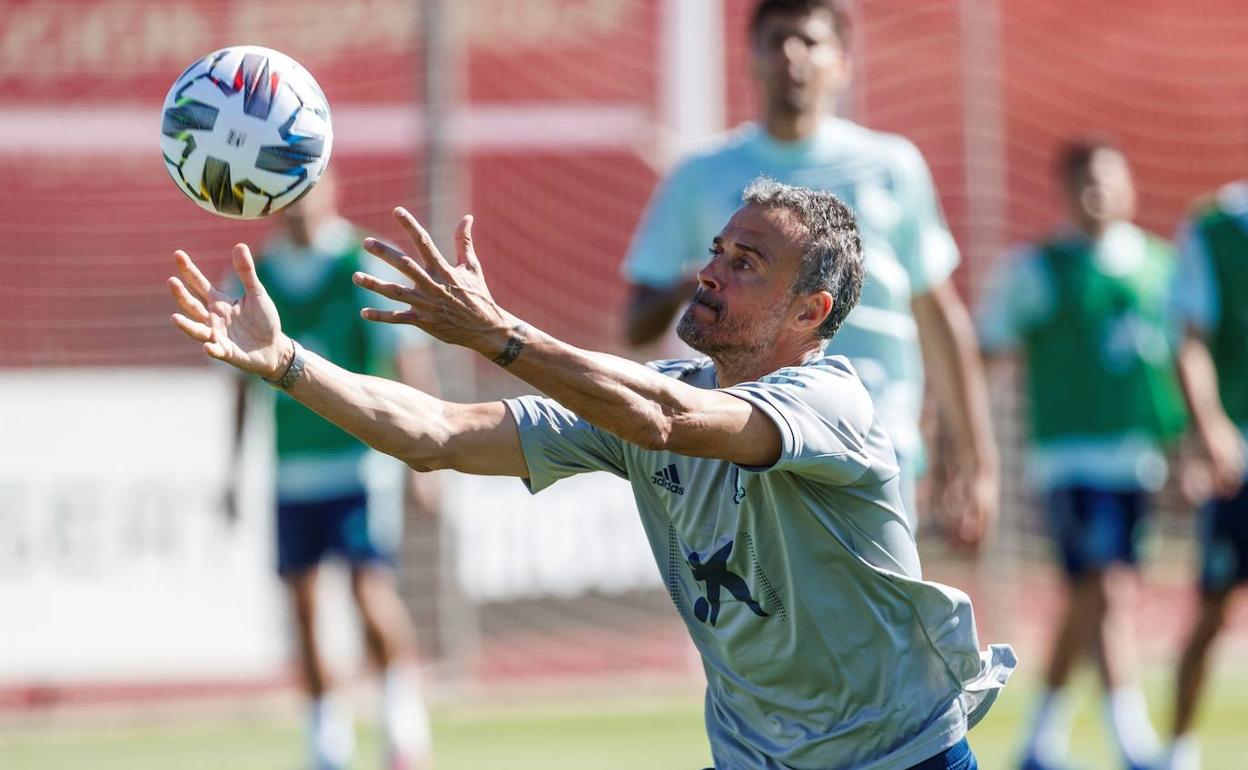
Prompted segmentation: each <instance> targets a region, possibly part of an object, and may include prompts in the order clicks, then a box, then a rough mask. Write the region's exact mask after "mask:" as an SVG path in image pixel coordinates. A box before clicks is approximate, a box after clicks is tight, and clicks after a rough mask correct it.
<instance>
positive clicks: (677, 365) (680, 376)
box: [646, 356, 715, 388]
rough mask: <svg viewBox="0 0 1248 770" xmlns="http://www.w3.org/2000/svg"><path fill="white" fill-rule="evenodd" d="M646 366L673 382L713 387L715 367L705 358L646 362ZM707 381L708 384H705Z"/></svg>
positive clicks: (666, 359) (663, 359)
mask: <svg viewBox="0 0 1248 770" xmlns="http://www.w3.org/2000/svg"><path fill="white" fill-rule="evenodd" d="M646 366H648V367H650V368H651V369H653V370H654V371H656V372H658V373H659V374H661V375H663V376H664V377H671V378H672V379H674V380H680V381H681V382H686V383H688V384H690V385H696V386H698V387H707V388H713V387H715V365H714V364H713V363H711V359H709V358H707V357H706V356H701V357H697V358H661V359H658V360H655V361H647V362H646ZM707 381H709V384H707Z"/></svg>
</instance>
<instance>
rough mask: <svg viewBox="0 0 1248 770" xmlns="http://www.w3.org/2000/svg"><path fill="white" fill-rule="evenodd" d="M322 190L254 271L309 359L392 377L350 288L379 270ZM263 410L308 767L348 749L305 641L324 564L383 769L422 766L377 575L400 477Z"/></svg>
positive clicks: (329, 765)
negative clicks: (358, 646)
mask: <svg viewBox="0 0 1248 770" xmlns="http://www.w3.org/2000/svg"><path fill="white" fill-rule="evenodd" d="M334 187H335V183H334V180H333V179H332V178H330V177H325V178H323V179H322V180H321V181H320V182H319V183H318V186H317V188H316V189H315V190H314V191H313V192H312V193H310V194H309V195H308V196H307V197H305V198H304V199H303V200H301V201H300V202H299V203H298V204H296V205H294V206H292V207H290V208H289V209H287V210H285V211H284V212H283V213H282V214H280V215H279V219H280V221H281V224H282V225H283V227H282V229H281V230H280V231H279V233H278V234H277V235H276V236H275V237H274V238H272V239H271V240H270V242H269V243H268V244H267V245H266V246H265V249H264V252H263V254H262V256H261V258H260V260H259V261H258V262H257V263H256V272H257V274H258V275H259V276H260V278H261V280H262V281H263V282H264V284H265V286H266V287H268V293H269V297H270V298H272V300H273V303H274V305H276V306H277V308H278V309H279V311H280V312H281V313H282V318H283V321H284V322H285V323H286V324H287V328H288V329H290V333H291V334H294V335H297V336H298V337H299V339H300V340H302V341H303V344H304V345H306V346H307V347H308V349H310V350H315V351H317V352H318V353H320V354H321V355H324V356H327V357H332V358H333V359H334V360H336V361H340V362H341V363H342V365H343V366H344V367H346V368H348V369H350V370H351V371H355V372H363V373H374V374H382V375H390V376H394V375H396V374H397V372H396V362H397V361H399V360H401V358H400V356H399V355H398V354H399V350H398V342H399V340H398V339H397V335H396V334H394V331H395V330H394V329H393V328H391V327H383V326H380V325H379V324H370V323H368V322H367V321H365V320H363V319H362V318H360V316H359V309H360V308H361V307H363V306H364V304H365V299H366V292H364V291H363V290H362V289H360V288H359V287H357V286H356V285H355V284H354V283H352V281H351V276H352V275H353V274H354V273H356V272H357V271H359V270H364V269H368V270H377V269H380V268H384V267H385V265H384V263H379V262H378V260H377V259H376V258H374V257H372V256H371V255H369V254H368V253H367V252H365V251H364V250H363V249H362V248H360V238H361V236H360V233H359V232H358V230H357V229H356V228H355V227H354V226H353V225H352V224H351V223H350V222H348V221H347V220H346V219H343V218H342V217H341V216H339V215H338V212H337V208H336V205H335V200H334V196H335V189H334ZM255 387H256V385H255V384H254V382H242V381H240V385H239V391H238V393H239V399H238V406H237V416H238V426H237V428H238V430H237V434H236V435H237V436H238V437H240V438H241V435H242V420H243V418H244V416H245V415H246V413H247V411H248V410H247V408H246V400H247V392H248V389H250V388H255ZM272 408H273V417H274V437H275V445H276V464H275V467H274V471H275V474H276V478H275V490H274V491H275V494H276V504H277V533H276V534H277V536H276V541H277V570H278V574H279V575H280V576H281V578H282V580H283V582H284V584H285V586H286V589H287V593H288V595H289V598H290V604H291V607H292V610H293V616H294V621H295V626H296V631H297V633H296V639H297V642H298V645H297V646H298V651H299V657H300V663H301V671H302V674H303V684H304V686H305V688H306V690H307V692H308V695H309V698H310V700H311V708H310V713H309V721H308V750H309V754H310V757H311V761H312V767H313V768H315V770H340V769H343V768H346V767H348V766H349V765H350V762H351V756H352V753H353V745H354V738H353V728H352V724H351V721H352V720H351V715H350V712H349V708H348V704H347V702H346V697H345V696H344V695H343V694H342V693H341V692H339V691H338V690H337V689H336V688H335V686H334V682H333V677H332V676H331V675H330V667H329V665H328V664H327V662H326V661H325V659H324V654H323V652H322V650H321V641H320V636H319V634H318V633H317V622H318V621H317V617H318V614H319V613H320V608H319V602H318V601H317V588H316V586H317V582H318V580H319V575H320V569H319V567H320V565H321V564H322V562H324V561H325V560H327V559H329V558H331V557H335V558H338V559H341V560H342V561H344V562H345V563H346V565H347V566H348V567H349V569H350V573H351V588H352V595H353V596H354V598H355V601H356V605H357V607H358V609H359V613H360V617H361V620H362V621H363V624H364V636H365V640H366V642H367V649H368V651H369V653H370V657H371V658H372V659H373V660H374V661H375V662H376V663H377V664H378V666H379V668H380V669H381V678H382V704H381V710H380V713H381V717H382V719H381V723H382V727H383V733H384V738H385V741H386V748H387V755H388V759H387V762H388V765H387V767H389V768H392V769H393V770H416V769H417V768H423V767H426V766H427V762H428V760H427V755H428V753H429V731H428V725H427V716H426V714H425V708H424V704H423V702H422V700H421V698H420V696H419V687H418V683H417V681H416V674H415V670H414V667H413V664H414V658H415V648H414V639H415V637H414V632H413V629H412V627H411V621H410V619H409V617H408V615H407V610H406V608H405V607H404V606H403V604H402V601H401V600H400V598H399V595H398V591H397V586H396V583H395V579H394V575H393V572H392V570H391V568H390V564H389V560H390V558H391V554H392V553H393V551H394V548H395V547H396V546H397V536H398V530H399V529H400V528H401V517H402V504H403V502H402V497H403V479H404V477H405V476H406V475H407V472H406V470H405V469H404V468H403V467H402V465H401V464H400V463H397V462H395V461H394V460H393V458H389V457H386V456H384V455H381V454H379V453H377V452H373V451H372V450H370V449H369V448H368V447H367V446H365V445H364V444H362V443H360V441H359V440H358V439H356V438H355V437H353V436H351V435H350V434H349V433H347V432H346V431H344V430H342V429H341V428H339V427H338V426H336V425H334V424H333V423H330V422H327V421H326V420H324V419H322V418H321V417H319V416H317V415H316V414H315V413H314V412H312V411H311V410H310V409H308V408H307V407H305V406H303V405H302V404H300V403H298V402H297V401H295V400H294V399H292V398H291V397H290V396H288V395H286V394H285V393H280V392H279V393H277V394H276V396H275V398H274V401H273V406H272ZM237 457H238V453H237V452H236V458H237ZM231 475H232V476H233V477H235V478H237V476H238V474H237V472H235V473H233V474H231Z"/></svg>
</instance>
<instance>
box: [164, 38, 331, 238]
mask: <svg viewBox="0 0 1248 770" xmlns="http://www.w3.org/2000/svg"><path fill="white" fill-rule="evenodd" d="M333 140H334V134H333V128H332V125H331V123H330V114H329V103H328V102H327V101H326V100H325V94H324V93H323V92H322V91H321V87H320V86H319V85H317V83H316V80H315V79H313V77H312V75H311V74H310V73H309V72H308V71H307V70H306V69H304V68H303V67H302V66H300V65H299V63H298V62H296V61H295V60H294V59H292V58H290V57H289V56H287V55H285V54H283V53H280V52H278V51H274V50H273V49H271V48H263V47H261V46H256V45H240V46H232V47H230V48H222V49H221V50H220V51H216V52H214V53H211V54H209V55H207V56H205V57H204V58H202V59H200V60H199V61H197V62H195V63H194V64H192V65H191V66H190V67H187V69H186V71H185V72H183V73H182V74H181V75H180V76H179V77H178V79H177V80H176V81H175V82H174V84H173V87H172V88H170V89H169V94H168V95H167V96H166V97H165V106H164V110H163V113H162V118H161V126H160V147H161V150H162V151H163V152H164V156H165V168H166V169H167V170H168V171H169V175H170V176H171V177H173V181H174V182H175V183H177V185H178V189H180V190H182V192H184V193H186V195H187V197H188V198H190V199H191V200H193V201H195V202H196V203H198V204H199V205H200V206H202V207H203V208H205V209H207V210H208V211H211V212H213V213H214V214H220V215H221V216H224V217H231V218H234V219H255V218H257V217H264V216H268V215H269V214H272V213H274V212H277V211H281V210H282V209H284V208H286V207H287V206H289V205H290V204H292V203H294V202H295V201H297V200H299V199H300V198H302V197H303V196H304V195H306V194H307V193H308V191H309V190H311V189H312V186H313V185H315V184H316V182H317V180H319V179H320V178H321V174H322V173H324V171H325V167H326V165H328V163H329V152H330V149H331V147H332V146H333Z"/></svg>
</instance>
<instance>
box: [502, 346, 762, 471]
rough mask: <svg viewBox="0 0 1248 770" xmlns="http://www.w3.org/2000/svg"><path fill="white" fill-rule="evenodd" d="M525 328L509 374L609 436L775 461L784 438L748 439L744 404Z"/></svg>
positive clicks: (687, 450) (732, 457) (753, 461)
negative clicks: (745, 438) (780, 442)
mask: <svg viewBox="0 0 1248 770" xmlns="http://www.w3.org/2000/svg"><path fill="white" fill-rule="evenodd" d="M518 326H519V327H520V328H519V329H517V328H515V327H513V329H512V331H511V332H510V334H509V335H508V336H509V339H510V340H512V342H511V345H510V347H511V349H512V350H513V351H514V349H515V347H516V343H515V341H514V340H515V339H516V338H517V336H519V337H522V342H521V343H520V349H519V351H518V352H515V354H514V355H513V356H512V357H511V360H510V361H508V362H507V370H508V371H509V372H511V373H512V374H514V375H515V376H517V377H519V378H520V379H522V380H524V381H525V382H527V383H529V384H530V385H532V386H533V387H535V388H537V389H539V390H541V391H542V392H543V393H545V394H546V395H547V396H549V397H550V398H552V399H554V400H555V401H558V402H559V403H560V404H562V405H563V406H565V407H567V408H568V409H571V410H572V411H573V412H575V413H576V414H577V415H578V416H579V417H581V418H582V419H584V420H586V421H588V422H590V423H592V424H594V425H596V426H598V427H599V428H601V429H602V430H605V431H607V432H609V433H613V434H615V435H616V436H619V437H620V438H622V439H624V440H625V441H628V442H629V443H632V444H636V445H637V446H640V447H643V448H645V449H654V450H666V451H671V452H677V453H680V454H686V455H691V456H698V457H720V458H722V459H729V460H732V461H734V462H743V463H746V464H756V465H763V464H767V463H769V462H774V461H775V455H776V453H777V452H778V438H775V437H771V436H770V435H769V436H768V438H769V440H765V441H764V440H760V441H756V442H754V443H753V444H751V443H750V442H749V441H748V440H745V441H742V440H741V437H742V436H746V435H748V434H747V433H746V432H745V431H746V430H747V426H746V421H747V420H748V418H749V417H750V416H751V411H752V410H751V408H750V407H749V406H748V405H747V404H746V403H745V402H744V401H741V400H740V399H737V398H734V397H733V396H729V395H726V394H723V393H719V392H717V391H713V390H710V391H708V390H702V389H700V388H695V387H693V386H691V385H688V384H685V383H683V382H680V381H679V380H675V379H673V378H671V377H667V376H665V375H662V374H660V373H658V372H656V371H654V370H653V369H651V368H649V367H647V366H644V365H642V364H638V363H636V362H633V361H630V360H628V359H626V358H621V357H619V356H613V355H610V354H608V353H599V352H595V351H588V350H582V349H580V348H577V347H575V346H573V345H569V344H567V343H565V342H562V341H560V340H558V339H556V338H554V337H552V336H550V335H548V334H546V333H544V332H541V331H540V330H536V329H532V328H531V327H528V326H524V325H523V324H519V325H518ZM507 349H508V342H507V341H504V340H503V339H502V338H501V337H500V339H498V340H496V341H495V343H494V344H493V345H492V346H491V347H490V348H487V349H485V350H482V351H481V352H483V353H484V354H485V355H487V356H490V357H492V358H493V357H494V355H493V353H494V351H505V350H507ZM751 427H752V426H751ZM771 439H774V441H773V440H771Z"/></svg>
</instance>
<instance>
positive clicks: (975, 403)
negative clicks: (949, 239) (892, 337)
mask: <svg viewBox="0 0 1248 770" xmlns="http://www.w3.org/2000/svg"><path fill="white" fill-rule="evenodd" d="M954 292H955V290H954V289H953V287H952V285H951V284H949V283H948V282H946V283H944V284H941V285H940V286H937V287H933V289H932V291H931V292H929V293H928V294H927V295H922V296H920V297H917V298H916V299H915V305H914V309H915V311H916V312H915V316H916V320H917V321H918V323H919V336H920V342H921V347H922V351H923V353H924V358H925V359H926V361H925V363H926V364H927V367H926V368H927V370H928V371H929V372H931V375H932V379H933V380H934V383H935V386H936V394H937V396H938V397H939V399H940V403H941V406H942V407H943V408H944V409H945V411H946V413H947V414H948V416H949V418H950V421H951V422H952V423H953V427H954V433H955V437H956V439H957V441H958V444H959V449H960V450H961V454H962V455H963V457H964V458H965V459H966V460H969V461H971V462H973V463H974V464H975V465H976V467H977V469H978V470H980V471H982V472H988V473H994V474H995V473H996V472H997V471H998V455H997V443H996V438H995V437H994V435H993V432H992V419H991V414H990V413H989V409H988V390H987V385H986V381H985V377H984V368H983V363H982V361H981V360H980V357H979V350H978V346H977V344H976V341H975V330H974V326H973V325H972V323H971V318H970V314H969V313H967V311H966V306H965V305H963V304H962V301H961V299H960V298H959V297H958V296H957V295H956V293H954Z"/></svg>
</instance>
